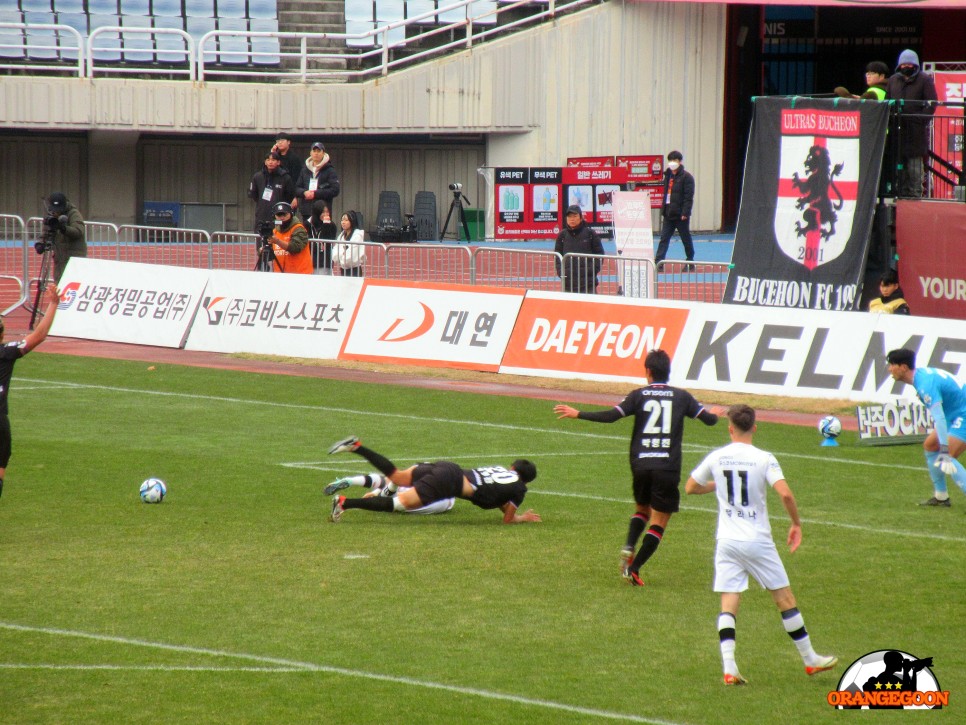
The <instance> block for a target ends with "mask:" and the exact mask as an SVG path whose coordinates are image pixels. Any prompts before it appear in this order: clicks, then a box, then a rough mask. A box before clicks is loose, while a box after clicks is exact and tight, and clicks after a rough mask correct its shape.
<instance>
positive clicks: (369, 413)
mask: <svg viewBox="0 0 966 725" xmlns="http://www.w3.org/2000/svg"><path fill="white" fill-rule="evenodd" d="M17 380H18V381H22V382H27V383H38V384H40V385H42V386H43V385H49V386H50V387H57V388H76V389H81V390H84V389H87V390H104V391H108V392H112V393H131V394H134V395H156V396H159V397H166V398H186V399H188V400H204V401H209V402H220V403H240V404H242V405H246V406H252V405H262V406H266V407H271V408H285V409H290V410H312V411H317V412H320V413H342V414H346V415H363V416H366V417H369V418H376V417H379V418H393V419H402V420H428V421H432V422H435V423H445V424H447V425H466V426H475V427H478V428H494V429H498V430H512V431H522V432H525V433H546V434H548V435H553V436H558V437H559V436H572V437H575V438H589V439H593V440H608V441H622V442H624V443H626V441H627V434H626V433H624V434H622V435H606V434H602V433H588V432H587V431H585V430H579V429H573V428H571V429H569V430H568V428H567V426H560V427H556V428H537V427H533V426H523V425H512V424H510V423H489V422H485V421H479V420H463V419H452V418H435V417H432V416H420V415H408V414H404V413H383V412H379V411H375V410H356V409H353V408H332V407H329V406H325V405H305V404H303V403H279V402H274V401H270V400H249V399H246V398H231V397H224V396H217V395H199V394H197V393H172V392H167V391H161V390H140V389H137V388H120V387H116V386H112V385H89V384H86V383H72V382H68V381H47V380H39V379H37V378H18V379H17ZM31 389H33V388H19V387H18V390H31ZM38 389H40V388H38ZM548 415H552V413H550V412H549V410H548ZM723 444H724V443H723V441H722V445H723ZM683 448H684V450H686V451H698V452H701V451H711V450H712V448H711V447H708V446H697V445H693V444H688V443H685V444H684V446H683ZM625 450H626V449H625ZM771 452H772V453H774V454H775V455H776V456H778V457H780V458H800V459H802V460H807V461H821V462H822V463H825V464H828V463H841V464H847V465H855V466H871V467H874V468H890V469H898V470H905V471H921V470H922V469H923V468H924V467H925V464H923V465H922V466H907V465H901V464H894V463H877V462H874V461H859V460H854V459H850V458H828V457H826V456H819V455H812V454H804V453H793V452H784V451H771ZM554 455H555V456H556V455H562V454H558V453H554ZM580 455H590V454H589V453H583V454H580Z"/></svg>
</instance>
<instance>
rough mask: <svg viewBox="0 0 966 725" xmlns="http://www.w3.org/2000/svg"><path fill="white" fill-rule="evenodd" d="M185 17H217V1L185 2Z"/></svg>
mask: <svg viewBox="0 0 966 725" xmlns="http://www.w3.org/2000/svg"><path fill="white" fill-rule="evenodd" d="M184 16H185V17H186V18H213V17H215V0H185V2H184Z"/></svg>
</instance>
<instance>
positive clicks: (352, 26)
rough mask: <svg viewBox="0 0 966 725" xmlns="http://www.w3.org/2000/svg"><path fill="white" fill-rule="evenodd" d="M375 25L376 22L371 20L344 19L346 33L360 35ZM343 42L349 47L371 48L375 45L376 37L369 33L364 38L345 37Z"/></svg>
mask: <svg viewBox="0 0 966 725" xmlns="http://www.w3.org/2000/svg"><path fill="white" fill-rule="evenodd" d="M375 27H376V24H375V23H374V22H372V21H371V20H369V21H365V20H346V21H345V32H346V34H347V35H360V34H362V33H367V32H369V31H370V30H372V29H373V28H375ZM345 44H346V46H347V47H349V48H372V47H374V46H375V45H376V39H375V38H374V37H373V36H371V35H368V36H366V37H364V38H346V41H345Z"/></svg>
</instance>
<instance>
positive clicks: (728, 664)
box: [718, 612, 738, 675]
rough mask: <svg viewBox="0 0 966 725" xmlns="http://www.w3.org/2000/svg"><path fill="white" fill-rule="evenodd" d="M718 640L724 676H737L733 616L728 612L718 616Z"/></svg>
mask: <svg viewBox="0 0 966 725" xmlns="http://www.w3.org/2000/svg"><path fill="white" fill-rule="evenodd" d="M718 639H719V643H720V645H721V667H722V669H723V670H724V673H725V674H726V675H737V674H738V664H737V663H736V662H735V616H734V615H733V614H731V613H729V612H721V613H720V614H719V615H718Z"/></svg>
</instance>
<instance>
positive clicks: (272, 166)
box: [248, 151, 295, 234]
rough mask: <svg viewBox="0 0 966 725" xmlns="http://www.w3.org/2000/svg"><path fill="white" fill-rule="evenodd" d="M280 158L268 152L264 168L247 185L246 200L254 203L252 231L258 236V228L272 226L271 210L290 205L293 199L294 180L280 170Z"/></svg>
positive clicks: (273, 222) (273, 218)
mask: <svg viewBox="0 0 966 725" xmlns="http://www.w3.org/2000/svg"><path fill="white" fill-rule="evenodd" d="M281 164H282V157H281V156H279V154H278V153H276V152H275V151H270V152H269V153H268V155H266V157H265V166H264V167H262V170H261V171H258V172H256V173H255V175H254V176H252V180H251V183H249V185H248V198H249V199H251V200H252V201H254V202H255V225H254V230H255V233H256V234H259V233H260V231H259V229H260V227H261V226H262V224H263V223H267V225H266V228H268V227H270V226H274V224H275V217H274V216H273V212H272V209H273V208H274V207H275V205H276V204H277V203H278V202H280V201H284V202H288V203H289V204H291V203H292V202H293V201H294V199H295V180H294V179H292V177H291V176H289V174H288V172H287V171H286V170H285V169H284V168H282V165H281Z"/></svg>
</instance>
